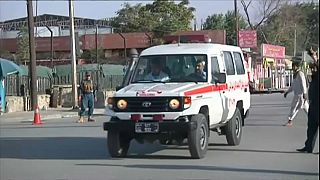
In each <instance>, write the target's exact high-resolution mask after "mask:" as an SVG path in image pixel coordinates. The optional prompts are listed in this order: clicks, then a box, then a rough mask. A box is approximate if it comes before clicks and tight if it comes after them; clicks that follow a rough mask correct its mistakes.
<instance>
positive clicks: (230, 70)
mask: <svg viewBox="0 0 320 180" xmlns="http://www.w3.org/2000/svg"><path fill="white" fill-rule="evenodd" d="M223 59H224V63H225V66H226V69H227V75H235V69H234V64H233V59H232V55H231V53H230V52H227V51H224V52H223Z"/></svg>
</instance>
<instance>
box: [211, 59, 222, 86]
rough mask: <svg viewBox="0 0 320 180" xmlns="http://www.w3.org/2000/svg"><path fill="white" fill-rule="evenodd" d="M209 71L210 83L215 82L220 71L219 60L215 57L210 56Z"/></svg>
mask: <svg viewBox="0 0 320 180" xmlns="http://www.w3.org/2000/svg"><path fill="white" fill-rule="evenodd" d="M211 73H212V83H217V82H218V76H219V73H220V68H219V62H218V58H217V57H211Z"/></svg>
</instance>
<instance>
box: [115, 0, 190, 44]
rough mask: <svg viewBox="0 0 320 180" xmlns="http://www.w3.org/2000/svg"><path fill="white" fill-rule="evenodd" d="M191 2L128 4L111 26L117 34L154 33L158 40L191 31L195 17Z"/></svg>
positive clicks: (186, 0)
mask: <svg viewBox="0 0 320 180" xmlns="http://www.w3.org/2000/svg"><path fill="white" fill-rule="evenodd" d="M188 5H189V1H188V0H183V1H181V2H180V3H178V4H176V3H175V2H174V1H173V0H155V1H154V2H153V3H152V4H146V5H142V4H136V5H134V6H131V5H130V4H128V3H125V4H124V5H123V8H122V9H120V10H119V11H118V12H117V16H116V17H115V18H114V19H113V20H112V23H111V25H112V26H114V27H115V28H116V30H117V32H141V31H143V32H153V34H154V36H155V37H156V38H161V37H162V36H163V35H165V34H170V33H172V32H176V31H183V30H190V29H191V27H190V23H191V21H192V19H193V17H194V15H193V12H194V10H195V9H194V8H193V7H188Z"/></svg>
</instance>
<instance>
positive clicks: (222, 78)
mask: <svg viewBox="0 0 320 180" xmlns="http://www.w3.org/2000/svg"><path fill="white" fill-rule="evenodd" d="M217 75H218V83H226V79H227V75H226V73H219V74H217Z"/></svg>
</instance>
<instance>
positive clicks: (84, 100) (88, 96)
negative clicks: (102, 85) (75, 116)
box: [77, 72, 97, 123]
mask: <svg viewBox="0 0 320 180" xmlns="http://www.w3.org/2000/svg"><path fill="white" fill-rule="evenodd" d="M95 101H97V97H96V86H95V85H94V84H93V81H92V79H91V74H90V73H89V72H86V78H85V79H84V80H83V81H82V82H81V84H80V96H79V102H80V105H81V109H80V113H79V114H80V118H79V120H78V121H77V122H78V123H84V115H85V112H86V109H87V108H88V122H93V121H95V120H94V119H91V116H92V114H93V110H94V102H95Z"/></svg>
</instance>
